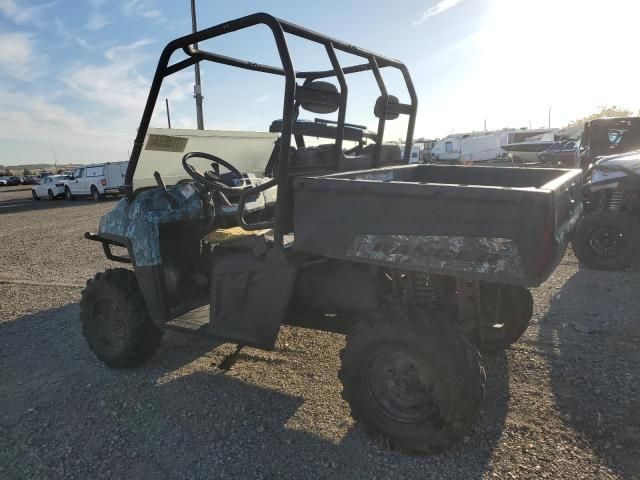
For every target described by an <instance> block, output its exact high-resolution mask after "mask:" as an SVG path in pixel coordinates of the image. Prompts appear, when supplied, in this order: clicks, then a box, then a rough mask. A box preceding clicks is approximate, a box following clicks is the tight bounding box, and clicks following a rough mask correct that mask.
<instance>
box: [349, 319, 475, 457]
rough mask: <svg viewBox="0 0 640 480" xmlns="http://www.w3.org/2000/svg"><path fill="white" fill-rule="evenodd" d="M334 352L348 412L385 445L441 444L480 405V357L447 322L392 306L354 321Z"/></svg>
mask: <svg viewBox="0 0 640 480" xmlns="http://www.w3.org/2000/svg"><path fill="white" fill-rule="evenodd" d="M340 357H341V361H342V366H341V369H340V372H339V377H340V380H341V381H342V385H343V392H342V396H343V398H344V399H345V400H346V401H347V402H348V403H349V406H350V407H351V414H352V416H353V418H354V419H355V420H356V421H357V422H358V424H360V425H361V426H363V427H364V429H365V431H366V432H367V433H368V434H369V435H372V436H373V437H375V438H378V439H380V440H382V443H383V445H385V446H387V447H390V448H398V449H402V450H407V451H418V452H426V453H436V452H441V451H443V450H446V449H447V448H449V447H451V446H452V445H454V444H455V443H456V442H458V441H459V440H461V439H462V438H463V436H464V434H465V433H466V432H467V431H468V429H469V428H470V426H471V424H472V422H473V420H474V419H475V417H476V415H477V413H478V411H479V409H480V405H481V403H482V399H483V396H484V382H485V374H484V369H483V368H482V366H481V365H480V356H479V354H478V352H477V350H476V349H475V348H474V347H473V346H472V345H471V344H470V343H469V342H468V341H467V340H466V338H465V337H464V335H463V334H462V332H461V331H460V330H458V329H457V328H456V327H455V326H453V325H451V324H449V323H446V322H440V321H436V320H434V319H432V318H424V317H423V316H422V314H421V313H419V312H416V311H413V310H408V309H405V308H401V307H394V308H392V309H389V310H387V311H385V312H384V313H382V312H380V313H377V314H373V315H372V316H370V317H369V318H367V319H364V320H362V321H361V322H359V323H358V324H357V325H356V327H355V328H354V330H353V332H352V333H350V334H349V335H348V336H347V341H346V346H345V348H344V349H343V350H342V352H341V355H340Z"/></svg>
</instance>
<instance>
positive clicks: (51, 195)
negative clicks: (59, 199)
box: [49, 190, 53, 200]
mask: <svg viewBox="0 0 640 480" xmlns="http://www.w3.org/2000/svg"><path fill="white" fill-rule="evenodd" d="M49 198H50V199H51V200H53V192H52V191H51V190H49Z"/></svg>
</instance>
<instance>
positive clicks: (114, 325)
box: [91, 298, 127, 348]
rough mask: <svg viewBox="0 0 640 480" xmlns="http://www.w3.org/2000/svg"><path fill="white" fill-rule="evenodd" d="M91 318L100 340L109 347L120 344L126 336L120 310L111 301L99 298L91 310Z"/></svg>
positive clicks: (125, 327)
mask: <svg viewBox="0 0 640 480" xmlns="http://www.w3.org/2000/svg"><path fill="white" fill-rule="evenodd" d="M91 319H92V320H93V324H94V326H95V329H96V334H97V336H98V338H99V339H100V341H101V342H102V343H104V344H105V345H107V346H109V347H112V348H113V347H118V346H120V345H122V344H123V343H124V341H125V338H126V336H127V325H126V323H125V321H124V315H123V314H122V311H121V310H120V308H119V307H118V305H117V304H115V303H114V302H113V301H111V300H108V299H106V298H100V299H98V300H96V301H95V303H94V304H93V308H92V310H91Z"/></svg>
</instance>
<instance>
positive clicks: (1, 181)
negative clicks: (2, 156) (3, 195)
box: [0, 177, 9, 187]
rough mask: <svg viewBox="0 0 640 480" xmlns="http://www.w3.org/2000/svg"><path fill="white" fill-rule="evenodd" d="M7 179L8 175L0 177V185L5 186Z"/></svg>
mask: <svg viewBox="0 0 640 480" xmlns="http://www.w3.org/2000/svg"><path fill="white" fill-rule="evenodd" d="M8 179H9V177H0V187H6V186H7V180H8Z"/></svg>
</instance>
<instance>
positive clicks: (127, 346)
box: [80, 268, 162, 368]
mask: <svg viewBox="0 0 640 480" xmlns="http://www.w3.org/2000/svg"><path fill="white" fill-rule="evenodd" d="M80 320H81V322H82V334H83V335H84V337H85V338H86V339H87V342H88V343H89V348H91V350H92V351H93V352H94V353H95V355H96V357H98V358H99V359H100V360H102V361H103V362H105V363H106V364H107V365H109V366H110V367H115V368H126V367H136V366H138V365H141V364H142V363H144V362H145V361H146V360H148V359H149V358H151V357H152V356H153V354H154V353H155V352H156V350H157V349H158V347H159V346H160V338H161V337H162V330H160V329H159V328H157V327H156V326H155V325H154V324H153V323H152V321H151V318H150V317H149V313H148V312H147V308H146V305H145V302H144V299H143V297H142V293H141V292H140V289H139V288H138V282H137V280H136V277H135V274H134V273H133V272H132V271H130V270H125V269H122V268H116V269H113V270H107V271H105V272H102V273H98V274H97V275H96V276H95V278H93V279H92V280H89V281H88V282H87V287H86V288H85V289H84V290H83V291H82V298H81V300H80Z"/></svg>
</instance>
